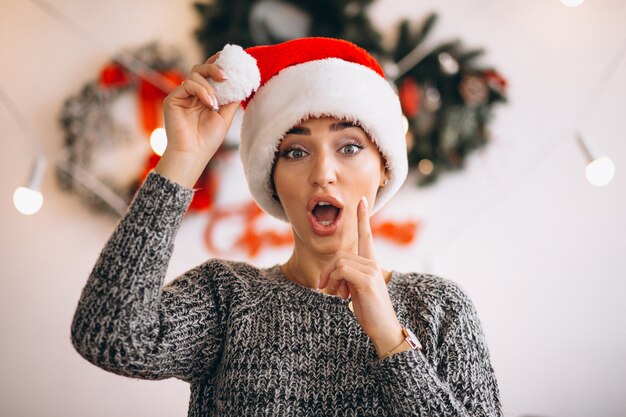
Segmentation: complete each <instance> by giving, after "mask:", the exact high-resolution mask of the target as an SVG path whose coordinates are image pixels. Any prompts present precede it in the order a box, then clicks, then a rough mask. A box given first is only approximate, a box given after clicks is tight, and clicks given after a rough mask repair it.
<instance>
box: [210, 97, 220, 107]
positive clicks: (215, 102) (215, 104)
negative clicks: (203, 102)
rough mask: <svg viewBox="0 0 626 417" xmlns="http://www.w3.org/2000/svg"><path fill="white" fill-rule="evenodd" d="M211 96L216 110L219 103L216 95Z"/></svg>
mask: <svg viewBox="0 0 626 417" xmlns="http://www.w3.org/2000/svg"><path fill="white" fill-rule="evenodd" d="M212 97H213V108H214V109H215V111H218V110H219V109H220V105H219V103H218V101H217V97H215V96H212Z"/></svg>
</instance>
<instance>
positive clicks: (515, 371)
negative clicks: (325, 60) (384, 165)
mask: <svg viewBox="0 0 626 417" xmlns="http://www.w3.org/2000/svg"><path fill="white" fill-rule="evenodd" d="M301 3H302V4H300V3H299V2H296V1H291V2H288V1H277V0H259V1H231V2H227V1H220V0H214V1H213V2H206V1H202V2H200V4H199V5H194V3H193V2H184V1H178V2H173V1H168V0H136V1H133V2H128V1H121V0H110V1H107V2H104V1H95V0H89V1H85V0H81V1H79V0H46V1H44V0H0V39H2V43H1V46H0V60H1V62H2V65H0V99H1V103H0V126H1V127H2V130H1V132H2V139H1V140H2V152H1V153H0V158H1V159H0V160H1V164H0V166H1V167H2V173H3V174H2V178H1V179H0V210H1V212H2V216H1V217H0V222H1V230H2V233H1V238H0V253H1V254H2V258H1V259H2V260H1V263H0V315H1V317H2V320H1V321H0V337H1V342H0V415H2V416H36V415H47V416H79V415H80V416H125V415H135V416H144V415H145V416H166V415H167V416H185V415H186V414H187V404H188V399H189V386H188V385H187V384H185V383H183V382H181V381H178V380H165V381H140V380H134V379H130V378H124V377H120V376H116V375H113V374H109V373H107V372H105V371H102V370H100V369H99V368H96V367H95V366H92V365H90V364H89V363H87V362H86V361H85V360H83V359H82V358H81V357H80V356H79V355H78V354H77V353H76V352H75V351H74V350H73V348H72V345H71V343H70V324H71V319H72V316H73V313H74V309H75V308H76V304H77V302H78V298H79V296H80V291H81V290H82V288H83V286H84V284H85V282H86V280H87V277H88V275H89V273H90V271H91V268H92V267H93V265H94V263H95V261H96V259H97V257H98V255H99V252H100V250H101V249H102V247H103V246H104V244H105V242H106V240H107V239H108V237H109V235H110V234H111V232H112V231H113V228H114V227H115V224H116V222H117V221H118V219H119V217H120V215H121V213H123V212H124V209H125V207H126V204H127V203H128V201H129V199H130V198H131V197H132V195H133V193H134V191H135V190H136V187H137V186H138V185H139V184H140V183H141V181H142V179H143V178H144V177H145V174H146V172H148V171H149V169H150V168H151V167H152V166H154V164H155V163H156V161H158V153H157V152H160V151H159V148H161V151H162V147H163V146H164V143H165V142H164V141H165V138H164V136H163V134H162V131H161V130H159V127H161V126H162V121H161V116H160V107H159V106H160V101H162V99H163V97H164V96H165V94H166V93H167V91H168V89H169V88H171V86H172V85H176V84H177V83H178V82H179V80H180V77H184V74H185V73H186V72H187V71H188V70H189V68H190V67H191V66H192V65H193V64H195V63H198V62H202V61H204V60H205V59H206V58H207V57H208V56H209V55H210V54H212V53H214V52H216V51H217V50H219V49H221V46H220V45H223V44H225V43H226V42H232V43H238V44H241V45H243V46H251V45H252V44H254V43H273V42H277V41H281V40H285V39H289V38H292V37H298V36H306V35H324V36H337V37H345V38H348V39H350V40H353V41H355V42H357V43H359V44H360V45H361V46H363V47H366V48H367V49H368V50H370V51H371V52H372V53H373V54H375V55H376V57H377V58H378V59H379V60H380V61H381V62H382V63H383V66H384V68H385V72H386V74H387V75H388V78H389V81H390V82H391V83H392V84H393V85H394V86H395V87H396V88H397V90H398V94H399V95H400V98H401V102H402V106H403V111H404V113H405V116H406V121H405V123H406V129H407V147H408V150H409V156H410V162H411V167H412V170H411V174H410V176H409V178H408V179H407V182H406V184H405V185H404V187H403V189H402V190H401V191H400V193H399V194H398V195H397V197H395V198H394V200H393V201H392V202H391V203H389V204H388V205H387V206H386V207H385V208H384V209H383V210H382V211H381V212H380V213H379V214H377V215H376V217H375V218H374V219H372V225H373V228H374V232H375V235H376V249H377V257H378V259H379V261H380V263H381V264H382V265H383V266H384V267H386V268H391V269H396V270H400V271H417V272H427V273H432V274H437V275H440V276H442V277H445V278H448V279H452V280H454V281H456V282H458V283H459V284H460V285H461V286H462V287H463V288H464V289H465V290H466V291H467V292H468V294H469V295H470V297H471V298H472V300H473V301H474V304H475V305H476V308H477V310H478V313H479V316H480V318H481V321H482V325H483V329H484V331H485V334H486V337H487V341H488V345H489V349H490V354H491V358H492V361H493V365H494V368H495V371H496V375H497V377H498V380H499V384H500V390H501V394H502V401H503V406H504V411H505V415H506V416H546V417H583V416H594V417H618V416H625V415H626V395H625V393H626V392H625V388H624V387H626V331H625V330H624V328H625V326H624V324H623V321H624V319H625V318H626V303H625V302H624V301H625V300H624V294H625V293H626V283H625V282H626V281H625V280H624V275H625V269H626V268H625V267H626V257H625V256H624V250H625V248H626V217H625V215H624V213H625V212H626V193H625V192H624V190H625V189H626V188H625V187H626V180H625V176H624V174H623V172H624V171H623V170H624V166H625V164H626V141H624V136H625V129H624V126H623V125H620V123H622V122H623V117H624V109H625V108H626V98H625V97H626V94H625V93H626V58H625V57H624V56H625V55H626V31H624V23H623V22H624V20H625V18H626V3H625V2H623V1H622V0H595V1H591V0H587V1H584V2H583V1H582V0H578V1H575V0H569V1H565V0H563V2H562V1H559V0H529V1H513V0H511V1H495V0H462V1H461V0H459V1H454V2H452V1H447V2H445V1H444V2H442V1H434V0H424V1H409V0H375V1H334V2H330V1H319V2H315V4H313V5H312V4H310V3H309V2H301ZM403 21H405V23H404V24H403V23H402V22H403ZM150 138H152V141H151V139H150ZM237 142H238V126H237V121H236V122H235V124H234V125H233V129H231V131H230V132H229V135H228V140H227V143H226V144H225V146H224V147H223V149H222V151H221V152H220V153H219V156H218V157H216V158H215V159H214V161H212V163H211V164H210V165H209V167H208V168H207V171H206V172H205V175H204V176H203V178H202V179H201V180H200V181H199V184H198V186H199V188H201V191H199V192H197V193H196V197H195V198H194V202H193V204H192V207H191V208H190V211H189V212H188V214H187V216H186V218H185V220H184V221H183V223H182V226H181V229H180V231H179V233H178V235H177V240H176V248H175V251H174V255H173V258H172V260H171V263H170V267H169V270H168V274H167V278H166V282H167V281H169V280H171V279H173V278H174V277H176V276H177V275H179V274H181V273H182V272H184V271H186V270H188V269H190V268H191V267H193V266H196V265H197V264H200V263H202V262H204V261H206V260H207V259H208V258H211V257H226V258H229V259H237V260H245V261H248V262H251V263H254V264H256V265H258V266H270V265H273V264H275V263H279V262H283V261H285V260H286V259H287V257H288V256H289V254H290V239H289V229H288V228H287V226H286V225H285V224H282V223H280V222H277V221H274V220H272V219H270V218H269V217H267V216H266V215H264V214H263V213H262V212H260V211H258V210H257V209H255V206H254V205H252V204H251V199H250V196H249V194H248V191H247V186H246V183H245V180H244V177H243V173H242V169H241V165H240V162H239V157H238V155H237V151H236V148H237ZM594 161H595V162H594ZM592 162H593V163H592ZM590 163H592V164H591V165H590ZM20 187H24V188H23V189H21V188H20ZM18 189H19V191H16V190H18ZM619 190H622V191H619ZM41 196H43V205H41V206H40V208H39V209H38V210H37V207H38V201H37V200H38V199H40V198H41ZM18 208H19V209H20V210H22V211H26V212H28V210H30V211H35V213H34V214H22V213H20V212H19V211H18Z"/></svg>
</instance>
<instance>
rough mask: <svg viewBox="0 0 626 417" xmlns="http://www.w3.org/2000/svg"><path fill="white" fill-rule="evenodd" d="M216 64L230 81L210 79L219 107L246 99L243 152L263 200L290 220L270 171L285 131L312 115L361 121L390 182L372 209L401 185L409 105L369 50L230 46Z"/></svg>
mask: <svg viewBox="0 0 626 417" xmlns="http://www.w3.org/2000/svg"><path fill="white" fill-rule="evenodd" d="M216 64H218V65H219V66H220V68H222V70H224V72H225V73H226V74H227V75H228V80H226V81H223V82H215V81H214V80H211V79H210V80H209V81H210V82H211V84H212V85H213V87H214V88H215V90H216V96H217V98H218V101H219V103H220V104H226V103H230V102H233V101H242V103H241V104H242V107H243V108H244V110H245V111H244V116H243V121H242V125H241V144H240V156H241V160H242V162H243V166H244V172H245V175H246V179H247V181H248V186H249V188H250V192H251V193H252V195H253V197H254V198H255V200H256V201H257V203H258V204H259V205H260V206H261V208H263V209H264V210H265V211H266V212H267V213H269V214H271V215H272V216H274V217H276V218H278V219H281V220H287V217H286V215H285V212H284V210H283V207H282V205H281V204H280V202H278V201H276V200H275V199H274V198H273V197H272V193H273V190H272V186H271V178H270V176H271V174H272V167H273V165H274V162H275V161H274V159H275V155H276V151H277V150H278V145H279V143H280V141H281V139H282V138H283V137H284V135H285V133H286V132H287V131H289V130H290V129H291V128H293V127H294V126H296V125H297V124H298V123H300V122H302V121H303V120H305V119H307V118H309V117H321V116H334V117H336V118H340V119H345V120H348V121H353V122H357V123H358V124H359V125H360V126H361V127H362V128H363V130H364V131H365V132H366V133H367V134H368V135H369V137H370V139H371V140H372V141H373V142H374V143H375V144H376V146H377V147H378V150H379V151H380V152H381V154H382V155H383V157H384V159H385V162H386V167H387V173H388V175H389V181H388V183H387V184H386V185H385V186H384V187H382V188H380V189H379V191H378V194H377V197H376V201H375V203H374V206H373V207H372V209H371V210H370V213H371V214H373V213H374V212H376V211H377V210H378V209H380V208H381V207H382V206H383V205H384V204H385V203H387V201H389V199H390V198H391V197H392V196H393V195H394V194H395V193H396V192H397V191H398V189H399V188H400V187H401V186H402V184H403V182H404V180H405V179H406V176H407V171H408V162H407V152H406V141H405V133H404V127H403V121H402V110H401V108H400V101H399V99H398V96H397V94H396V93H395V91H394V89H393V88H392V87H391V85H390V84H389V83H388V82H387V81H386V80H385V76H384V73H383V70H382V68H381V66H380V65H379V64H378V62H376V60H375V59H374V58H373V57H372V56H371V55H369V54H368V53H367V51H365V50H364V49H362V48H359V47H358V46H356V45H354V44H353V43H350V42H347V41H344V40H340V39H332V38H318V37H315V38H301V39H294V40H291V41H287V42H283V43H280V44H276V45H268V46H255V47H251V48H248V49H245V50H243V49H242V48H241V47H239V46H236V45H226V47H225V48H224V49H223V50H222V51H221V52H220V55H219V57H218V59H217V60H216Z"/></svg>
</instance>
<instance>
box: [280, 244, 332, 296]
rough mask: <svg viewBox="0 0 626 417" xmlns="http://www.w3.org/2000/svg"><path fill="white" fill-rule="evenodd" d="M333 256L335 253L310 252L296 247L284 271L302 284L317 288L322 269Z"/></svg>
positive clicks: (291, 278)
mask: <svg viewBox="0 0 626 417" xmlns="http://www.w3.org/2000/svg"><path fill="white" fill-rule="evenodd" d="M332 257H333V255H323V254H310V253H306V252H305V251H301V250H298V249H297V248H295V249H294V251H293V254H292V255H291V257H290V258H289V260H288V261H287V263H286V264H284V265H283V272H285V275H287V278H289V279H290V280H292V281H295V282H297V283H298V284H300V285H303V286H305V287H309V288H317V284H318V282H319V279H320V275H321V274H322V270H323V269H324V267H326V265H327V264H328V262H329V261H330V260H331V259H332Z"/></svg>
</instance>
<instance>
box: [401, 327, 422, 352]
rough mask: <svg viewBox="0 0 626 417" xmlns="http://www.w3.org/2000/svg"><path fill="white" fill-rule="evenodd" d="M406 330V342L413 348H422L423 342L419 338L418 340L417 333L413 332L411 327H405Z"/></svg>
mask: <svg viewBox="0 0 626 417" xmlns="http://www.w3.org/2000/svg"><path fill="white" fill-rule="evenodd" d="M404 330H405V331H406V335H407V337H406V339H405V340H406V342H407V343H408V344H409V345H410V346H411V347H412V348H413V349H421V348H422V344H421V343H420V341H419V340H417V337H416V336H415V334H413V332H412V331H411V330H410V329H407V328H405V329H404Z"/></svg>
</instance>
